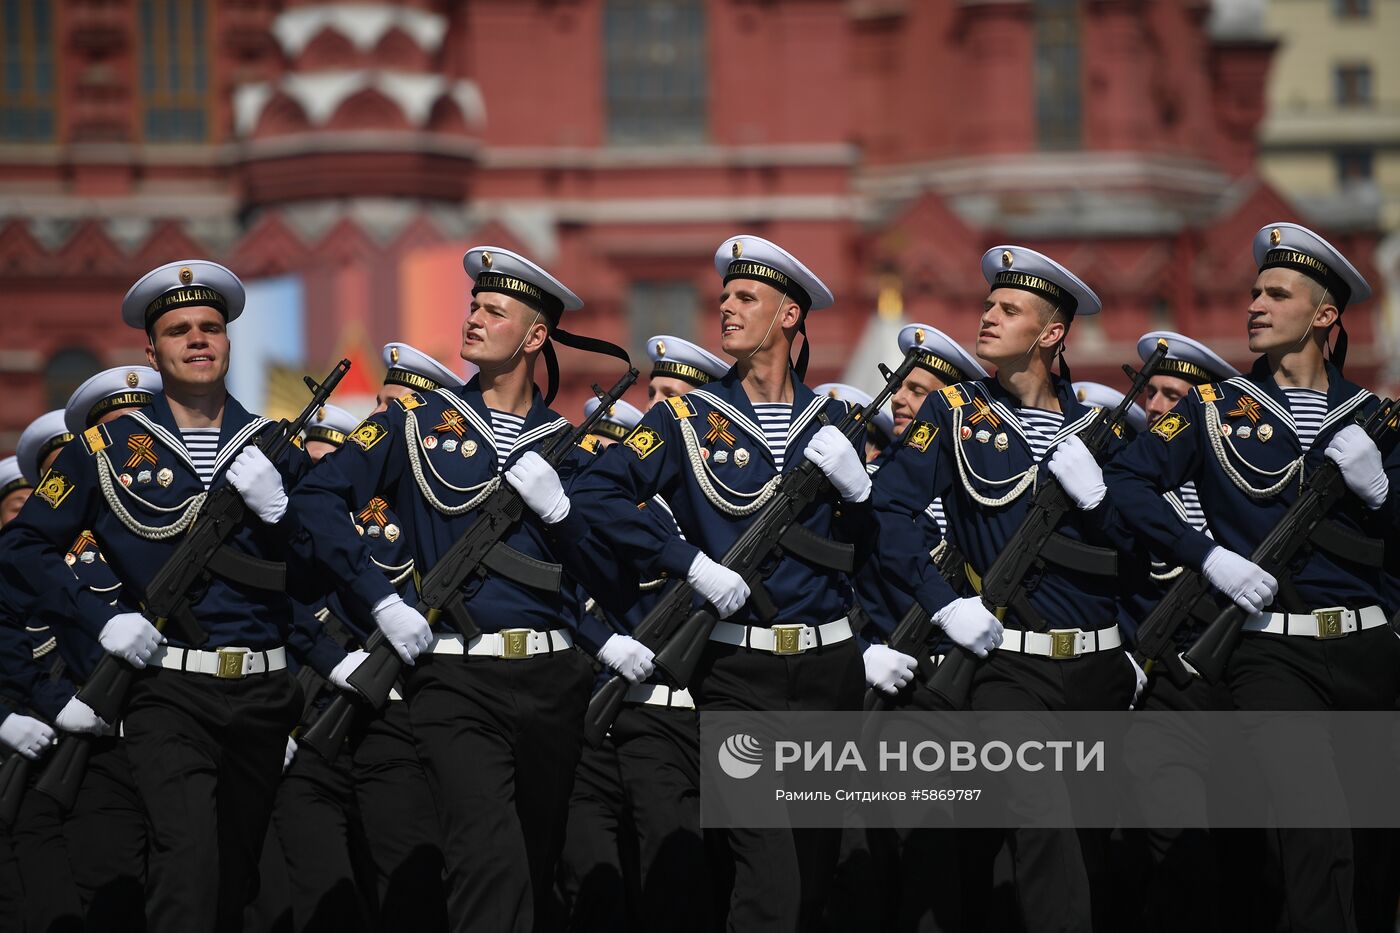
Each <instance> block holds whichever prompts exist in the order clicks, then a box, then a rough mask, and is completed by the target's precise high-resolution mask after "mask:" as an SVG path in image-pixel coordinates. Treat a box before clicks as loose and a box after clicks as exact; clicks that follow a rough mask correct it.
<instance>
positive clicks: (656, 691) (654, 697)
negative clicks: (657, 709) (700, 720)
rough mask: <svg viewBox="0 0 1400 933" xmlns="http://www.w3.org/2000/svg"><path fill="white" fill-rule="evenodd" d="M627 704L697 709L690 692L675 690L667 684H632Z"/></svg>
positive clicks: (628, 690)
mask: <svg viewBox="0 0 1400 933" xmlns="http://www.w3.org/2000/svg"><path fill="white" fill-rule="evenodd" d="M627 702H628V703H641V704H643V705H644V706H669V707H671V708H672V709H695V700H693V699H692V698H691V696H690V691H689V690H673V689H671V688H670V687H668V686H666V685H665V684H632V685H631V686H630V687H628V688H627Z"/></svg>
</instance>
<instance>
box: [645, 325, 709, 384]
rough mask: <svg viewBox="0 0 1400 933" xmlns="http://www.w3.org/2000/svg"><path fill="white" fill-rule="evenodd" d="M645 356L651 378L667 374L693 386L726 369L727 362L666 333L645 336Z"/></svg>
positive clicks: (705, 381) (707, 380) (700, 347)
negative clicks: (649, 363) (649, 366)
mask: <svg viewBox="0 0 1400 933" xmlns="http://www.w3.org/2000/svg"><path fill="white" fill-rule="evenodd" d="M647 356H649V357H651V374H652V376H653V377H655V376H671V377H672V378H675V379H680V380H681V381H682V382H688V383H690V384H691V385H693V386H695V387H697V388H698V387H700V386H702V385H705V384H706V383H708V382H713V381H714V380H716V379H720V378H723V376H724V374H725V373H727V372H729V364H728V363H726V362H725V361H724V360H722V359H720V358H719V357H717V356H715V355H714V354H713V353H711V352H710V351H709V350H706V349H705V348H704V347H702V346H700V345H699V344H695V343H691V342H690V341H689V340H685V339H683V338H681V337H672V336H670V335H668V334H657V335H656V336H654V337H648V338H647Z"/></svg>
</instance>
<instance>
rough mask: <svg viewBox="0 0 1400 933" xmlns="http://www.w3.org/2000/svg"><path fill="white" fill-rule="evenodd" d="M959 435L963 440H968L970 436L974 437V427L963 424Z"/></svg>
mask: <svg viewBox="0 0 1400 933" xmlns="http://www.w3.org/2000/svg"><path fill="white" fill-rule="evenodd" d="M958 437H960V438H961V439H963V440H967V439H968V438H970V437H972V429H971V428H969V427H968V426H967V425H963V426H962V427H961V428H959V429H958Z"/></svg>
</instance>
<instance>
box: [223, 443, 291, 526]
mask: <svg viewBox="0 0 1400 933" xmlns="http://www.w3.org/2000/svg"><path fill="white" fill-rule="evenodd" d="M228 481H229V485H231V486H233V488H234V489H237V490H238V494H239V495H240V496H242V497H243V501H244V502H245V503H247V505H248V508H250V509H252V510H253V511H254V512H255V513H257V516H258V518H260V519H262V520H263V521H264V522H265V523H267V524H269V525H275V524H277V523H278V522H280V521H281V520H282V516H283V515H286V514H287V490H285V489H283V488H282V474H281V473H278V472H277V467H275V466H273V465H272V461H271V460H269V459H267V455H266V454H264V453H263V452H262V451H261V450H259V449H258V448H256V447H254V446H253V445H251V444H249V445H248V446H247V447H244V448H243V451H242V453H240V454H239V455H238V456H237V457H234V458H233V463H230V464H229V467H228Z"/></svg>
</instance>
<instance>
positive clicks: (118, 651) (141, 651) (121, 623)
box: [97, 612, 165, 668]
mask: <svg viewBox="0 0 1400 933" xmlns="http://www.w3.org/2000/svg"><path fill="white" fill-rule="evenodd" d="M97 640H98V642H99V643H100V644H101V645H102V650H103V651H106V652H107V653H108V654H114V655H116V656H117V657H119V658H121V659H122V660H123V661H125V662H126V663H128V664H130V665H131V666H132V667H138V668H139V667H145V666H146V662H147V661H149V660H150V659H151V655H153V654H155V651H156V649H157V648H159V647H160V646H161V645H163V644H165V636H164V635H162V634H161V633H160V629H158V628H156V627H155V626H154V625H152V624H151V623H150V622H149V621H147V619H146V617H145V616H143V615H142V614H141V613H139V612H119V613H117V614H116V615H114V616H112V618H110V619H108V620H107V624H106V625H104V626H102V632H101V633H100V634H99V635H98V636H97Z"/></svg>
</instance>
